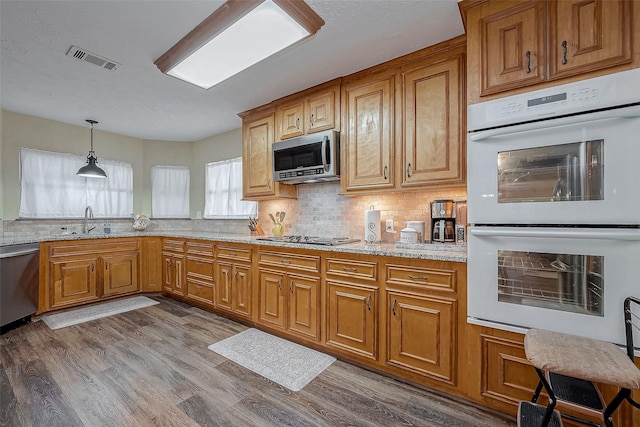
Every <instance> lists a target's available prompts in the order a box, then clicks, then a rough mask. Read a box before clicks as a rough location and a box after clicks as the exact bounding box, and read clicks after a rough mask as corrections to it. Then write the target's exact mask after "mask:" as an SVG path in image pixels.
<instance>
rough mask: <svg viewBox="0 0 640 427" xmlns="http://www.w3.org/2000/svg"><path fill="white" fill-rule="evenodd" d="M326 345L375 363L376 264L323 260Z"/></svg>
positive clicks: (376, 330)
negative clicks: (324, 262) (325, 297)
mask: <svg viewBox="0 0 640 427" xmlns="http://www.w3.org/2000/svg"><path fill="white" fill-rule="evenodd" d="M326 278H327V279H326V287H327V289H326V292H327V333H326V345H327V346H328V347H330V348H332V349H334V350H337V351H340V352H341V353H346V354H348V355H350V356H352V357H353V356H356V357H358V358H362V359H364V360H369V361H377V360H378V341H379V337H378V334H379V325H378V322H379V307H378V303H379V301H378V300H379V292H380V288H379V285H378V264H377V262H368V261H360V260H355V259H349V258H329V259H327V261H326Z"/></svg>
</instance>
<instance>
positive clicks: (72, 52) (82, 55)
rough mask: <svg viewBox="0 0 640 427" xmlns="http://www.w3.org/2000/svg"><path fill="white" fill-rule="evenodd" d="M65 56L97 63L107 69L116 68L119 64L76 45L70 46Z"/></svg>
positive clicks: (113, 69)
mask: <svg viewBox="0 0 640 427" xmlns="http://www.w3.org/2000/svg"><path fill="white" fill-rule="evenodd" d="M67 56H70V57H72V58H74V59H77V60H78V61H85V62H90V63H92V64H93V65H97V66H98V67H102V68H106V69H107V70H112V71H115V70H117V69H118V67H120V65H121V64H118V63H117V62H115V61H112V60H110V59H107V58H103V57H102V56H99V55H96V54H95V53H91V52H89V51H88V50H85V49H82V48H79V47H78V46H71V47H70V48H69V51H68V52H67Z"/></svg>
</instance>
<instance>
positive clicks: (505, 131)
mask: <svg viewBox="0 0 640 427" xmlns="http://www.w3.org/2000/svg"><path fill="white" fill-rule="evenodd" d="M638 117H640V106H633V107H629V108H625V109H617V110H606V111H598V112H595V113H588V114H582V115H580V116H571V117H561V118H558V119H549V120H541V121H537V122H531V123H523V124H520V125H515V126H508V127H501V128H498V129H491V130H488V131H485V132H478V133H472V134H470V135H469V140H470V141H476V142H477V141H482V140H485V139H489V138H494V137H496V136H503V135H511V134H516V133H523V132H529V131H533V130H540V129H545V130H548V129H551V128H557V127H563V126H572V125H577V124H580V123H593V122H595V121H599V120H616V119H618V120H619V119H634V118H638Z"/></svg>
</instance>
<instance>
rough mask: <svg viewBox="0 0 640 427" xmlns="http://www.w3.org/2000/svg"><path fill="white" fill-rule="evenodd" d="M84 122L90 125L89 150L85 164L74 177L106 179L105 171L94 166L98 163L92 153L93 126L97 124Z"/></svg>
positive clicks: (91, 121) (90, 121)
mask: <svg viewBox="0 0 640 427" xmlns="http://www.w3.org/2000/svg"><path fill="white" fill-rule="evenodd" d="M86 122H87V123H89V124H90V125H91V150H90V151H89V155H88V156H87V164H86V165H85V166H83V167H81V168H80V169H78V172H76V175H79V176H84V177H86V178H106V177H107V174H106V173H105V171H103V170H102V169H100V168H99V167H98V166H97V165H96V163H98V158H97V157H96V152H95V151H93V125H95V124H97V123H98V122H97V121H95V120H90V119H87V120H86Z"/></svg>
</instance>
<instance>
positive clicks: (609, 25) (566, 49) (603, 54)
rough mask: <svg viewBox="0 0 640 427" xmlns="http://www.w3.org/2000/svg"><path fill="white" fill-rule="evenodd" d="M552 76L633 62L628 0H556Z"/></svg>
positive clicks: (551, 22)
mask: <svg viewBox="0 0 640 427" xmlns="http://www.w3.org/2000/svg"><path fill="white" fill-rule="evenodd" d="M548 5H549V15H548V16H549V51H550V52H549V60H550V64H549V78H550V79H556V78H562V77H567V76H572V75H576V74H582V73H586V72H589V71H593V70H599V69H602V68H607V67H611V66H615V65H620V64H625V63H629V62H631V10H630V2H629V1H625V0H606V1H605V0H573V1H569V0H562V1H558V0H553V1H549V2H548Z"/></svg>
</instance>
